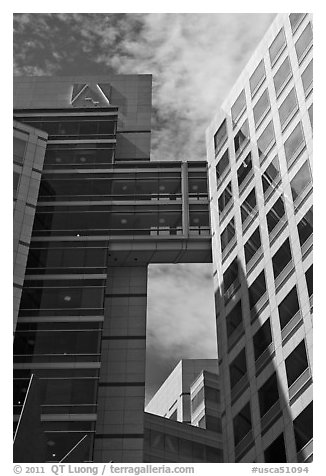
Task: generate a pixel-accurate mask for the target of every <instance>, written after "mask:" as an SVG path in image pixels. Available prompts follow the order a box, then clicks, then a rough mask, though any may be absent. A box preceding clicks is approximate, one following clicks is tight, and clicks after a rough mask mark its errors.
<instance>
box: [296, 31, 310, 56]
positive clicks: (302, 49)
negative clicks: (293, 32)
mask: <svg viewBox="0 0 326 476" xmlns="http://www.w3.org/2000/svg"><path fill="white" fill-rule="evenodd" d="M311 44H312V27H311V23H310V22H309V23H308V25H307V26H306V28H305V29H304V30H303V32H302V33H301V35H300V36H299V39H298V41H297V42H296V44H295V51H296V52H297V57H298V61H299V63H300V62H301V61H302V59H303V58H304V57H305V54H306V52H307V50H308V48H309V47H310V45H311Z"/></svg>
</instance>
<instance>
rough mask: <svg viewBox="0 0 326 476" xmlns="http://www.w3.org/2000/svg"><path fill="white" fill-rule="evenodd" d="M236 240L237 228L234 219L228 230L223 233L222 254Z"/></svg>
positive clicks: (228, 225)
mask: <svg viewBox="0 0 326 476" xmlns="http://www.w3.org/2000/svg"><path fill="white" fill-rule="evenodd" d="M233 238H235V227H234V218H232V219H231V220H230V222H229V223H228V224H227V226H226V228H225V229H224V230H223V232H222V233H221V249H222V253H223V251H224V250H225V249H226V247H227V246H228V244H229V243H231V242H232V241H233Z"/></svg>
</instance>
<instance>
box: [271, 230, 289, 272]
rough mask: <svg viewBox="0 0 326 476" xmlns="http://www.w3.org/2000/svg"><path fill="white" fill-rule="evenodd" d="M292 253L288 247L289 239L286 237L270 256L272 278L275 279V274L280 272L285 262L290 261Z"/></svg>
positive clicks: (285, 264)
mask: <svg viewBox="0 0 326 476" xmlns="http://www.w3.org/2000/svg"><path fill="white" fill-rule="evenodd" d="M291 259H292V254H291V248H290V241H289V239H288V238H287V239H286V240H285V242H284V243H283V245H282V246H281V247H280V248H279V249H278V251H277V252H276V253H275V254H274V256H273V258H272V263H273V270H274V278H275V279H276V278H277V276H279V275H280V274H281V272H282V271H283V269H284V268H285V267H286V266H287V264H288V263H289V262H290V261H291Z"/></svg>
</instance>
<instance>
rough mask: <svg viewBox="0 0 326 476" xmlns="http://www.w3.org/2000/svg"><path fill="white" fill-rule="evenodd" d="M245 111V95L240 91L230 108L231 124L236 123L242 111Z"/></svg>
mask: <svg viewBox="0 0 326 476" xmlns="http://www.w3.org/2000/svg"><path fill="white" fill-rule="evenodd" d="M245 109H246V95H245V92H244V90H242V91H241V93H240V94H239V96H238V98H237V100H236V101H235V103H234V104H233V106H232V107H231V117H232V122H233V124H236V123H237V120H238V119H239V117H240V116H241V114H242V113H243V111H244V110H245Z"/></svg>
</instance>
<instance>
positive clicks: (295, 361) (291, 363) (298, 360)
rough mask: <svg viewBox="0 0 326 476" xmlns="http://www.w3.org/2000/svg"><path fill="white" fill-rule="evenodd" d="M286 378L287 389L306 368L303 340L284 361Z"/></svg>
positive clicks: (306, 360)
mask: <svg viewBox="0 0 326 476" xmlns="http://www.w3.org/2000/svg"><path fill="white" fill-rule="evenodd" d="M285 368H286V376H287V380H288V386H289V388H290V387H291V385H292V384H293V383H294V382H295V381H296V380H297V378H299V377H300V375H301V374H302V373H303V372H304V371H305V370H306V369H307V368H308V358H307V352H306V346H305V342H304V340H302V341H301V342H300V344H299V345H298V346H297V347H296V348H295V349H294V350H293V351H292V352H291V354H290V355H289V356H288V357H287V358H286V359H285Z"/></svg>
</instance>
